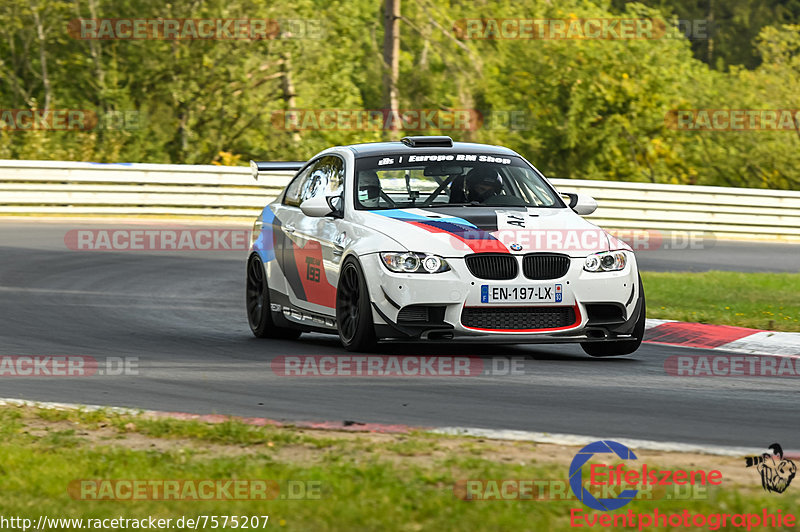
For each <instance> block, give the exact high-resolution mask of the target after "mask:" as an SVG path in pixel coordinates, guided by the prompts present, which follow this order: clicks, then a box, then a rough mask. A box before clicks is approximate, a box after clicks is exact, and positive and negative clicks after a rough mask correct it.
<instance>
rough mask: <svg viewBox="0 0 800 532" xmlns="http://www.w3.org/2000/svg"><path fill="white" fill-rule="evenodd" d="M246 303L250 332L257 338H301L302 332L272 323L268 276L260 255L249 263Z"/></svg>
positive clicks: (253, 257)
mask: <svg viewBox="0 0 800 532" xmlns="http://www.w3.org/2000/svg"><path fill="white" fill-rule="evenodd" d="M245 303H246V306H247V321H248V322H249V324H250V330H251V331H253V334H254V335H256V336H257V337H259V338H282V339H287V340H293V339H295V338H298V337H299V336H300V331H298V330H295V329H289V328H286V327H278V326H276V325H275V323H274V322H273V321H272V314H271V311H270V303H269V285H268V284H267V275H266V273H265V270H264V263H263V262H262V261H261V257H259V256H258V255H253V256H252V257H250V260H249V261H247V287H246V291H245Z"/></svg>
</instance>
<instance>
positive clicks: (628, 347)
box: [581, 277, 647, 357]
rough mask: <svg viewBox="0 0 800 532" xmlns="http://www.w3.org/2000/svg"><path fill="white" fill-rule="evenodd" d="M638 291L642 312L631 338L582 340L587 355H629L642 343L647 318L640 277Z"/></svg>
mask: <svg viewBox="0 0 800 532" xmlns="http://www.w3.org/2000/svg"><path fill="white" fill-rule="evenodd" d="M639 293H640V294H641V296H640V297H641V301H642V312H641V313H640V314H639V319H638V320H636V325H634V327H633V332H632V333H631V336H633V339H631V340H614V341H609V342H584V343H582V344H581V347H582V348H583V350H584V351H585V352H586V354H587V355H590V356H593V357H616V356H622V355H630V354H631V353H633V352H634V351H636V350H637V349H639V346H640V345H642V339H643V338H644V331H645V324H646V319H647V316H646V314H647V312H646V310H647V305H646V304H645V300H644V287H643V286H642V279H641V277H640V278H639Z"/></svg>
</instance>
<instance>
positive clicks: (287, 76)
mask: <svg viewBox="0 0 800 532" xmlns="http://www.w3.org/2000/svg"><path fill="white" fill-rule="evenodd" d="M282 59H283V61H282V63H281V73H282V74H283V75H282V76H281V90H282V91H283V100H284V101H285V102H286V109H287V110H292V109H296V108H297V102H296V100H295V91H294V81H293V80H292V54H291V53H290V52H286V53H284V54H283V58H282ZM300 140H301V139H300V133H298V132H297V131H295V132H293V133H292V141H293V142H300Z"/></svg>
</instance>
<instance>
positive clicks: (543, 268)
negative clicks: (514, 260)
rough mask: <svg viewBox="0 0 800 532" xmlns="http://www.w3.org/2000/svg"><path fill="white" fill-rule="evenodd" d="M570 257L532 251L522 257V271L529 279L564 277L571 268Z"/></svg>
mask: <svg viewBox="0 0 800 532" xmlns="http://www.w3.org/2000/svg"><path fill="white" fill-rule="evenodd" d="M569 264H570V259H569V257H568V256H566V255H559V254H556V253H530V254H528V255H525V257H523V259H522V273H524V274H525V277H527V278H528V279H534V280H539V281H540V280H544V279H558V278H559V277H564V276H565V275H566V274H567V270H569Z"/></svg>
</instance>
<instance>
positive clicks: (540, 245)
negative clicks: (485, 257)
mask: <svg viewBox="0 0 800 532" xmlns="http://www.w3.org/2000/svg"><path fill="white" fill-rule="evenodd" d="M361 212H362V213H363V218H362V223H364V224H365V225H366V226H368V227H370V228H371V229H373V230H376V231H380V232H381V233H383V234H385V235H387V236H389V237H391V238H393V239H394V240H396V241H397V242H399V243H401V244H402V245H403V246H405V247H406V249H407V250H409V251H423V252H428V253H434V254H437V255H441V256H443V257H460V256H464V255H469V254H471V253H514V254H524V253H532V252H551V253H565V254H568V255H571V256H575V257H580V256H586V255H588V254H590V253H597V252H599V251H607V250H609V249H610V246H614V247H615V249H619V248H620V247H624V244H622V243H619V242H618V241H617V240H616V239H614V237H611V236H610V235H608V233H606V232H605V231H603V230H602V229H600V228H599V227H597V226H596V225H594V224H591V223H589V222H587V221H586V220H584V219H583V218H581V217H580V216H578V215H577V214H575V213H574V212H572V210H570V209H556V208H533V207H528V208H525V207H473V206H468V207H456V206H453V207H438V208H437V207H430V208H418V209H393V210H377V211H361ZM609 239H612V240H611V242H609ZM621 245H622V246H621ZM398 251H400V250H398Z"/></svg>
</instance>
